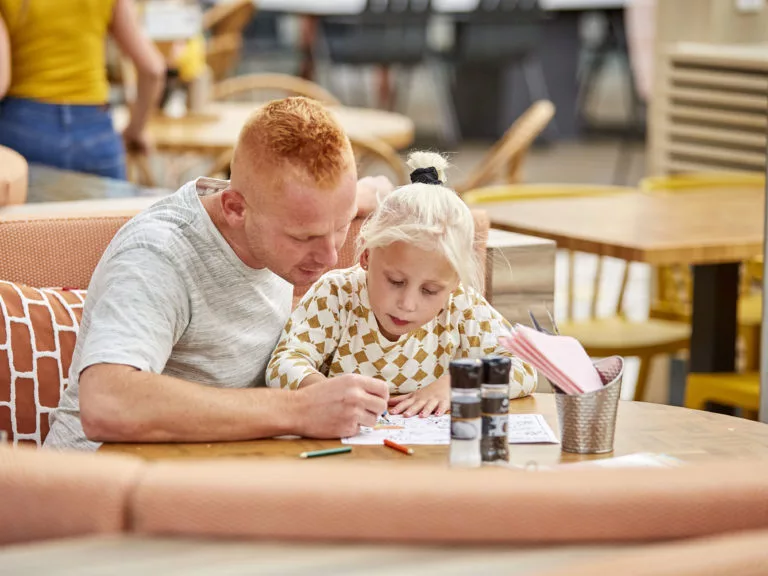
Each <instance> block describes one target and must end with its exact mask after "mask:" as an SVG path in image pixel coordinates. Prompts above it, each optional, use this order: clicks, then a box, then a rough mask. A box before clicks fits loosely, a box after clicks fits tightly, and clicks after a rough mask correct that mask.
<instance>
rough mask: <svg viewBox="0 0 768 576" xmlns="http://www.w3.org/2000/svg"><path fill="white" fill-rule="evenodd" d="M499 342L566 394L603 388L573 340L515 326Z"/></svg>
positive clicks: (576, 342) (582, 392) (596, 374)
mask: <svg viewBox="0 0 768 576" xmlns="http://www.w3.org/2000/svg"><path fill="white" fill-rule="evenodd" d="M499 342H501V344H502V346H504V347H505V348H507V349H508V350H509V351H510V352H512V353H513V354H515V355H516V356H519V357H520V358H522V359H523V360H525V361H526V362H528V363H530V364H531V365H533V366H534V367H535V368H536V369H537V370H538V371H539V372H541V373H542V374H544V376H545V377H546V378H547V379H548V380H549V381H550V382H552V384H554V385H555V386H557V387H558V388H559V389H560V390H562V391H563V392H565V393H566V394H584V393H586V392H594V391H595V390H599V389H600V388H602V387H603V382H602V380H601V378H600V374H598V372H597V370H596V369H595V366H594V365H593V364H592V360H591V359H590V357H589V355H588V354H587V353H586V351H585V350H584V348H583V347H582V345H581V344H580V343H579V341H578V340H576V339H575V338H572V337H570V336H553V335H550V334H544V333H543V332H538V331H537V330H534V329H532V328H528V327H527V326H523V325H521V324H517V325H516V326H515V329H514V331H513V332H512V335H511V336H503V337H500V338H499Z"/></svg>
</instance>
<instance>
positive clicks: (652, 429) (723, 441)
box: [100, 394, 768, 466]
mask: <svg viewBox="0 0 768 576" xmlns="http://www.w3.org/2000/svg"><path fill="white" fill-rule="evenodd" d="M509 410H510V413H514V414H543V415H544V417H545V418H546V420H547V422H548V423H549V425H550V426H551V427H552V429H553V430H554V431H555V433H556V434H558V426H557V413H556V409H555V402H554V397H553V396H552V395H551V394H536V395H534V396H533V397H531V398H523V399H520V400H515V401H512V402H510V408H509ZM339 444H340V443H339V441H338V440H333V441H331V440H310V439H305V438H301V439H269V440H254V441H249V442H220V443H199V444H105V445H103V446H102V447H101V449H100V451H102V452H121V453H126V454H133V455H136V456H141V457H143V458H146V459H148V460H157V459H166V458H213V457H223V456H253V457H262V458H297V457H298V455H299V454H300V453H301V452H304V451H307V450H319V449H322V448H332V447H335V446H339ZM637 452H656V453H664V454H669V455H671V456H674V457H676V458H680V459H682V460H686V461H702V460H716V459H726V458H727V459H741V458H743V459H750V460H757V459H761V460H762V459H768V426H765V425H764V424H760V423H758V422H752V421H750V420H743V419H740V418H734V417H732V416H724V415H722V414H714V413H710V412H699V411H696V410H688V409H686V408H678V407H674V406H664V405H661V404H650V403H645V402H621V403H620V406H619V414H618V420H617V425H616V440H615V449H614V453H613V454H608V455H597V456H589V455H586V456H584V455H577V454H568V453H565V452H561V449H560V445H559V444H527V445H510V462H511V463H513V464H521V465H525V464H528V463H531V462H535V463H537V464H539V465H542V466H547V465H554V464H558V463H560V462H575V461H579V460H588V459H596V458H606V457H613V456H621V455H625V454H633V453H637ZM329 458H334V459H339V460H347V459H351V460H363V461H371V460H377V461H381V460H386V461H390V462H392V463H395V464H398V465H407V464H408V463H409V462H412V461H426V462H434V463H437V464H441V465H442V464H445V465H447V462H448V446H414V454H413V455H412V456H406V455H404V454H401V453H400V452H396V451H394V450H392V449H390V448H386V447H384V446H353V449H352V452H351V453H350V454H344V455H339V456H329Z"/></svg>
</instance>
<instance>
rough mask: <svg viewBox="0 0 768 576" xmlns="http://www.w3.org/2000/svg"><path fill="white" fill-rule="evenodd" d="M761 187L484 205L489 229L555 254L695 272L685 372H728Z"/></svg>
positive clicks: (759, 238)
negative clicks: (527, 238)
mask: <svg viewBox="0 0 768 576" xmlns="http://www.w3.org/2000/svg"><path fill="white" fill-rule="evenodd" d="M764 202H765V192H764V191H763V189H762V188H745V187H734V188H728V187H723V188H710V189H707V190H698V191H693V190H691V191H685V192H680V191H677V192H653V193H646V192H639V191H638V192H635V193H626V194H615V195H601V196H592V197H582V198H557V199H541V200H530V201H519V202H514V203H511V202H499V203H488V204H483V206H482V207H483V209H485V210H487V211H488V214H489V215H490V217H491V223H492V226H493V227H495V228H501V229H503V230H509V231H511V232H520V233H523V234H532V235H534V236H541V237H543V238H550V239H552V240H555V241H556V242H557V244H558V246H559V247H560V248H567V249H570V250H579V251H583V252H589V253H592V254H598V255H603V256H614V257H616V258H622V259H625V260H634V261H637V262H646V263H648V264H651V265H661V264H687V265H692V266H693V277H694V290H693V292H694V293H693V313H692V314H693V316H692V336H691V357H690V370H691V371H692V372H733V371H734V369H735V351H736V307H737V300H738V288H739V262H740V261H743V260H748V259H751V258H754V257H755V256H757V255H758V254H762V252H763V206H764Z"/></svg>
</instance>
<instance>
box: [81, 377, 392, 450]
mask: <svg viewBox="0 0 768 576" xmlns="http://www.w3.org/2000/svg"><path fill="white" fill-rule="evenodd" d="M388 396H389V393H388V387H387V384H386V383H385V382H379V381H378V380H373V379H368V378H363V377H361V376H357V375H354V374H350V375H345V376H340V377H338V378H334V379H331V380H325V381H323V382H319V383H317V384H316V385H314V386H310V387H309V388H307V389H305V390H298V391H291V390H271V389H266V388H247V389H239V390H238V389H235V390H232V389H221V388H209V387H207V386H202V385H200V384H195V383H192V382H186V381H184V380H180V379H177V378H172V377H170V376H163V375H160V374H153V373H151V372H142V371H140V370H137V369H135V368H132V367H130V366H124V365H119V364H97V365H94V366H91V367H90V368H88V369H86V370H85V371H83V373H82V374H81V377H80V407H81V409H80V415H81V418H82V424H83V429H84V430H85V434H86V436H87V437H88V439H89V440H93V441H97V442H215V441H227V440H250V439H254V438H267V437H271V436H280V435H283V434H298V435H299V436H306V437H310V438H342V437H346V436H353V435H355V434H357V433H358V431H359V426H360V425H362V426H373V425H375V423H376V420H377V418H378V415H379V414H381V413H382V412H384V410H385V409H386V406H387V399H388Z"/></svg>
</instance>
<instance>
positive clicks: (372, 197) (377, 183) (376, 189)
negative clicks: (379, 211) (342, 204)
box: [357, 176, 395, 218]
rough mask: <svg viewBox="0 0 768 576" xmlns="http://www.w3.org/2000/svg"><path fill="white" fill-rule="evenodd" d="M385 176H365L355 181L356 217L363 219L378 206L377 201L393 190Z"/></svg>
mask: <svg viewBox="0 0 768 576" xmlns="http://www.w3.org/2000/svg"><path fill="white" fill-rule="evenodd" d="M394 188H395V187H394V185H393V184H392V182H390V181H389V178H387V177H386V176H366V177H365V178H361V179H360V180H358V181H357V217H358V218H365V217H366V216H368V214H370V213H371V212H373V211H374V210H375V209H376V207H377V206H378V205H379V200H380V199H381V198H383V197H384V196H385V195H386V194H389V193H390V192H392V190H394Z"/></svg>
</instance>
